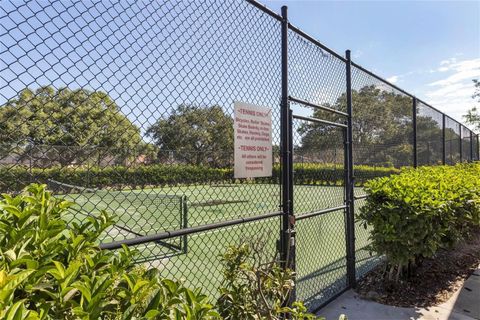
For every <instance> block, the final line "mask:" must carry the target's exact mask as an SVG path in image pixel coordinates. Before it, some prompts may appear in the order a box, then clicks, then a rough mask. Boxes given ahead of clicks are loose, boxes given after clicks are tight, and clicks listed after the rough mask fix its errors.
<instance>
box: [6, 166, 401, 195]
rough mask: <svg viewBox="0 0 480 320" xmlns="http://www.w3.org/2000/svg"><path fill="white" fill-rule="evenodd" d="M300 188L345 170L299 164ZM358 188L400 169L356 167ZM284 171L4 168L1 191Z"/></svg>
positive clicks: (337, 180)
mask: <svg viewBox="0 0 480 320" xmlns="http://www.w3.org/2000/svg"><path fill="white" fill-rule="evenodd" d="M294 170H295V175H294V179H295V183H296V184H300V185H302V184H315V185H341V184H342V183H343V179H344V173H345V172H344V170H343V167H342V166H336V165H332V164H308V163H303V164H295V165H294ZM355 170H356V171H355V174H356V184H357V185H362V184H363V183H364V182H365V181H367V180H369V179H372V178H376V177H381V176H386V175H390V174H393V173H398V171H399V170H398V169H395V168H392V167H390V168H385V167H369V166H357V167H355ZM280 176H281V170H280V167H279V166H278V165H275V166H274V167H273V173H272V177H266V178H257V179H255V180H253V181H252V180H248V181H247V180H245V179H242V180H238V181H235V179H234V178H233V170H232V169H231V168H229V169H215V168H210V167H204V166H191V165H164V164H156V165H146V166H134V167H124V166H110V167H105V168H101V167H51V168H28V167H25V166H14V167H0V191H1V192H12V191H13V192H17V191H19V190H22V189H23V188H24V187H25V186H27V185H28V184H29V183H31V182H32V181H35V182H40V183H47V182H48V181H49V180H51V179H52V180H56V181H60V182H64V183H68V184H73V185H78V186H83V187H91V188H117V189H118V188H125V187H128V188H137V187H149V186H157V187H158V186H165V185H185V184H187V185H192V184H210V183H235V182H239V183H279V181H280Z"/></svg>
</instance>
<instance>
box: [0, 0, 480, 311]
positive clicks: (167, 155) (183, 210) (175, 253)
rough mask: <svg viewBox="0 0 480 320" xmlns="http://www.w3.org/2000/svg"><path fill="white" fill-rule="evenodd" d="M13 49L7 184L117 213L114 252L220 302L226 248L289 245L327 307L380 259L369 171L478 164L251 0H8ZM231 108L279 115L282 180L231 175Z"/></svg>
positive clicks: (452, 135) (443, 133) (4, 125)
mask: <svg viewBox="0 0 480 320" xmlns="http://www.w3.org/2000/svg"><path fill="white" fill-rule="evenodd" d="M284 31H286V32H284ZM0 55H1V59H0V139H1V141H0V190H1V191H2V192H9V193H18V192H20V190H21V189H22V188H23V187H24V186H26V185H27V184H29V183H32V182H37V183H45V184H47V185H48V187H49V189H50V190H52V191H53V192H54V193H56V194H58V195H59V196H61V197H64V198H66V199H69V200H72V201H75V203H76V205H75V206H74V207H73V208H72V210H71V212H70V214H69V215H68V216H67V217H65V219H67V221H68V222H72V221H81V220H82V219H85V218H86V217H88V216H90V215H92V214H94V213H95V212H96V211H98V210H107V211H110V212H111V213H112V214H114V215H115V216H116V221H117V222H116V223H115V225H113V226H112V227H111V228H110V229H108V230H107V231H106V232H105V234H104V236H103V239H102V246H103V247H104V248H109V249H115V248H118V247H119V246H120V245H121V244H122V243H123V244H128V245H131V246H132V247H133V248H135V249H137V250H138V251H139V255H138V257H137V261H138V263H145V264H147V265H148V266H151V267H155V268H158V269H160V270H161V271H162V273H163V274H164V275H165V276H166V277H173V278H177V279H184V280H185V281H186V283H187V284H188V285H190V286H193V287H203V288H204V290H205V291H206V292H207V293H209V294H211V295H213V296H217V295H218V288H219V287H220V285H221V281H222V264H221V258H220V256H221V254H222V253H223V252H224V251H225V249H226V248H227V246H229V245H238V244H240V243H242V242H243V241H257V242H262V245H263V251H264V252H263V254H265V256H266V257H271V258H272V259H273V257H275V256H276V255H277V253H278V252H280V253H281V254H282V253H285V252H287V250H291V248H287V247H286V244H285V243H288V246H290V247H292V248H293V247H294V250H295V251H294V253H295V254H292V255H290V257H291V258H292V259H293V260H294V261H293V262H292V263H291V264H290V265H291V266H295V268H296V283H297V286H296V292H295V293H296V297H297V298H298V299H301V300H304V301H305V302H306V304H307V306H308V307H309V309H310V310H316V309H318V308H319V307H321V306H322V305H324V304H325V303H327V302H328V301H330V300H332V299H333V298H334V297H335V296H337V295H338V294H340V293H342V292H343V291H345V290H346V289H347V288H349V287H351V286H352V285H353V283H354V280H355V277H356V278H359V277H361V276H362V275H363V274H365V273H366V272H368V271H369V270H370V269H371V268H373V267H374V266H375V265H376V264H377V262H378V261H379V259H380V258H379V257H377V256H376V255H375V254H374V253H371V252H369V250H368V244H369V240H368V236H369V230H368V229H364V228H363V227H360V226H359V225H357V224H353V222H352V221H353V220H352V219H353V214H354V210H358V209H359V208H360V207H361V206H362V204H363V201H364V192H363V189H362V186H363V183H364V182H365V181H367V180H369V179H372V178H375V177H378V176H385V175H389V174H394V173H396V172H398V170H399V169H400V168H401V167H406V166H417V165H435V164H455V163H459V162H465V161H472V160H478V159H479V150H478V149H479V143H478V136H477V135H476V134H475V133H473V132H471V131H470V130H469V129H468V128H467V127H465V126H463V125H462V124H460V123H458V122H457V121H455V120H453V119H451V118H450V117H448V116H446V115H444V114H442V113H441V112H439V111H438V110H437V109H435V108H434V107H432V106H430V105H428V104H427V103H425V102H423V101H420V100H418V99H416V98H414V97H413V96H412V95H410V94H408V93H406V92H405V91H403V90H401V89H400V88H398V87H396V86H394V85H392V84H390V83H388V82H387V81H385V80H383V79H382V78H380V77H378V76H377V75H375V74H373V73H371V72H370V71H368V70H366V69H364V68H363V67H361V66H359V65H357V64H355V63H351V61H350V60H349V59H346V58H344V57H342V56H340V55H338V54H337V53H335V52H333V51H332V50H330V49H328V48H327V47H325V46H324V45H323V44H321V43H319V42H318V41H316V40H315V39H313V38H312V37H310V36H309V35H308V34H306V33H304V32H303V31H301V30H299V29H298V28H296V27H295V26H293V25H292V24H289V23H288V21H287V19H286V11H285V14H284V16H283V17H282V16H279V15H277V14H275V13H273V12H271V11H270V10H269V9H267V8H265V7H263V6H262V5H260V4H258V3H256V2H254V1H239V0H238V1H233V0H232V1H225V2H222V1H195V2H182V1H159V2H156V1H153V2H143V1H137V2H126V1H120V0H119V1H89V2H64V1H55V0H50V1H26V2H17V1H10V2H8V1H7V2H3V3H2V5H1V6H0ZM350 67H351V69H350ZM349 70H351V71H350V72H349ZM236 102H246V103H250V104H254V105H257V106H263V107H267V108H269V109H271V117H272V128H271V131H272V174H271V176H268V177H258V178H248V179H236V178H235V177H234V170H233V169H234V140H235V133H234V121H235V115H234V105H235V103H236ZM349 108H350V109H351V110H350V109H349ZM288 112H290V113H291V115H290V116H288V117H287V115H288ZM349 132H350V133H351V135H352V136H351V138H349V135H348V133H349ZM349 146H350V149H349ZM289 157H290V158H289ZM352 160H353V161H352ZM289 161H290V162H289ZM352 168H353V170H352ZM289 179H291V181H289ZM349 188H351V190H350V189H349ZM349 190H350V191H349ZM352 197H353V198H352ZM287 198H288V199H287ZM293 218H294V219H293ZM295 221H296V223H295ZM352 227H353V229H352ZM293 230H294V231H295V232H293ZM286 235H287V238H285V237H286ZM285 239H286V240H285ZM292 239H295V240H296V241H295V242H294V241H292ZM284 240H285V241H286V242H285V241H284ZM280 256H282V255H280ZM287 256H289V255H287ZM283 257H285V255H284V256H283ZM352 276H353V277H352Z"/></svg>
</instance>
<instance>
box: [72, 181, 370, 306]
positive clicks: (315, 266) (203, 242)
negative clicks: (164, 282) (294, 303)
mask: <svg viewBox="0 0 480 320" xmlns="http://www.w3.org/2000/svg"><path fill="white" fill-rule="evenodd" d="M280 191H281V190H280V187H279V186H278V185H271V184H270V185H269V184H235V185H219V186H209V185H208V186H207V185H199V186H188V187H165V188H156V189H143V190H130V191H109V192H106V191H101V192H99V193H83V194H69V195H67V196H65V197H66V198H68V199H70V200H73V201H75V202H76V203H77V206H76V208H75V210H74V211H73V212H72V216H70V217H68V218H69V219H70V220H72V219H75V220H76V219H82V218H84V217H85V214H86V213H94V212H95V211H98V210H107V211H109V212H111V213H113V214H115V216H116V220H117V223H116V226H115V227H112V228H111V229H110V230H108V232H107V233H106V234H105V236H104V240H103V241H104V242H110V241H112V240H121V239H126V238H134V237H136V236H139V235H147V234H156V233H159V232H162V231H167V230H176V229H179V228H182V227H186V226H189V227H190V226H198V225H204V224H209V223H213V222H218V221H226V220H230V219H235V218H240V217H249V216H255V215H259V214H263V213H270V212H277V211H279V210H280V207H279V205H280V203H279V201H280V200H279V199H280ZM343 197H344V193H343V187H340V186H301V185H296V186H295V188H294V199H295V202H294V211H295V213H296V215H297V216H300V215H302V214H305V213H309V212H314V211H318V210H322V209H327V208H332V207H338V206H342V205H343ZM187 208H188V209H187ZM280 223H281V220H280V218H279V217H274V218H269V219H265V220H258V221H254V222H250V223H243V224H238V225H234V226H230V227H224V228H219V229H214V230H210V231H206V232H201V233H196V234H191V235H188V236H186V237H180V238H177V239H169V240H166V241H164V242H160V243H149V244H146V245H139V246H137V247H136V249H137V250H138V251H139V255H140V258H139V259H140V260H141V261H148V262H146V263H148V264H149V265H150V266H154V267H156V268H159V269H160V270H162V272H163V274H164V275H165V276H167V277H172V278H177V279H184V280H185V281H186V282H187V284H189V285H191V286H193V287H203V288H205V289H206V290H207V291H209V292H210V293H212V294H216V293H217V289H218V287H219V286H220V285H221V279H222V275H221V263H220V255H221V254H222V253H223V252H224V251H225V248H226V247H227V246H228V245H235V244H239V243H241V242H244V241H246V240H260V241H261V242H263V243H264V244H265V248H264V253H265V256H266V257H273V256H274V253H275V250H276V245H277V239H278V238H279V235H280V225H281V224H280ZM357 229H358V230H359V231H360V232H358V234H357V249H358V251H359V252H360V251H362V250H363V247H364V246H365V245H366V244H367V236H368V232H365V231H364V230H363V228H357ZM296 231H297V232H296V241H297V242H296V270H297V279H298V281H297V283H298V287H297V296H298V297H299V298H301V299H303V300H305V301H306V303H307V304H313V303H315V301H317V302H318V301H321V300H324V298H325V297H327V296H328V295H331V294H332V293H335V292H336V291H338V290H339V288H340V289H341V288H343V287H344V286H345V281H346V279H345V278H346V277H345V275H346V259H345V252H346V247H345V226H344V211H343V210H338V211H334V212H331V213H327V214H324V215H321V216H316V217H313V218H307V219H304V220H299V221H298V223H297V226H296ZM185 242H186V243H185ZM187 243H188V244H187ZM361 256H362V259H363V257H364V256H365V253H364V252H363V253H362V254H361ZM369 260H370V259H369V258H368V256H366V258H365V261H369ZM319 294H320V296H319ZM322 295H324V296H325V297H324V296H322Z"/></svg>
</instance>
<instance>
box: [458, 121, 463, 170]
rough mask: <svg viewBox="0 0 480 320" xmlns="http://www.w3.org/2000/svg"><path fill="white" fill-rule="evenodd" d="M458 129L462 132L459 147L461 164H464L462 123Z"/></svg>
mask: <svg viewBox="0 0 480 320" xmlns="http://www.w3.org/2000/svg"><path fill="white" fill-rule="evenodd" d="M458 129H459V132H460V134H459V136H460V138H459V141H460V143H459V145H460V146H459V149H460V163H462V162H463V145H462V144H463V143H462V138H463V134H462V131H463V130H462V125H461V124H460V123H459V124H458Z"/></svg>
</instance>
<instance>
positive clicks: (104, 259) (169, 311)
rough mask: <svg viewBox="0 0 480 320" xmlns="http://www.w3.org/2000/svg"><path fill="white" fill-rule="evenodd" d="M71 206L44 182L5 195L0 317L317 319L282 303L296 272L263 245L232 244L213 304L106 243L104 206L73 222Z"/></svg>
mask: <svg viewBox="0 0 480 320" xmlns="http://www.w3.org/2000/svg"><path fill="white" fill-rule="evenodd" d="M71 205H72V203H70V202H68V201H64V200H61V199H58V198H54V197H52V195H51V194H50V193H49V192H48V191H46V186H45V185H37V184H32V185H29V186H28V187H27V188H25V190H24V191H23V192H22V193H21V194H19V195H17V196H15V197H13V196H9V195H6V194H5V195H3V197H2V198H0V318H1V319H9V320H10V319H11V320H17V319H18V320H50V319H51V320H54V319H55V320H56V319H85V320H90V319H92V320H93V319H107V320H108V319H112V320H113V319H186V320H200V319H206V320H208V319H212V320H213V319H238V320H249V319H258V320H267V319H269V320H275V319H280V317H281V316H289V318H290V319H306V320H307V319H317V318H316V317H315V316H314V315H312V314H309V313H307V310H306V308H305V306H304V305H303V304H302V303H301V302H295V303H293V304H292V306H291V307H285V306H283V302H285V301H286V299H287V297H288V295H289V293H290V291H291V290H292V288H293V285H294V283H293V272H291V271H288V270H286V271H285V270H283V269H282V268H281V267H280V266H279V265H278V263H277V262H269V263H261V262H260V260H258V259H256V257H259V256H260V251H261V249H262V248H260V247H257V248H256V251H252V250H251V249H250V247H248V246H246V245H242V246H240V247H230V248H229V249H228V250H227V252H226V253H225V255H224V256H223V262H224V266H225V269H224V274H225V282H224V284H225V286H224V288H222V289H221V292H222V296H221V298H220V299H219V300H218V302H217V305H216V306H214V305H212V304H211V303H210V300H209V298H208V297H207V296H205V295H204V294H202V293H201V292H200V291H199V290H190V289H188V288H186V287H184V286H183V285H182V284H181V283H179V282H176V281H172V280H169V279H163V278H161V276H160V274H159V272H158V270H157V269H148V270H147V269H146V268H144V267H142V266H136V265H134V264H133V257H134V253H133V252H131V251H130V250H129V249H128V248H127V247H123V249H122V250H120V251H118V252H116V253H115V252H113V251H106V250H101V249H99V247H98V245H97V241H98V237H99V235H100V234H101V233H102V232H104V231H105V229H106V228H108V227H109V226H110V225H112V223H113V221H112V218H111V217H109V216H108V214H106V213H105V212H101V213H100V214H99V215H98V216H97V217H93V216H92V217H88V218H86V220H85V221H84V222H83V223H82V224H75V223H72V225H67V224H66V223H65V222H64V220H62V215H63V214H65V213H67V210H68V208H69V207H70V206H71ZM252 253H253V254H252ZM252 259H253V260H252ZM250 262H253V263H252V264H251V263H250ZM217 310H219V311H220V312H218V311H217ZM339 319H343V320H346V317H344V316H341V317H340V318H339Z"/></svg>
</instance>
